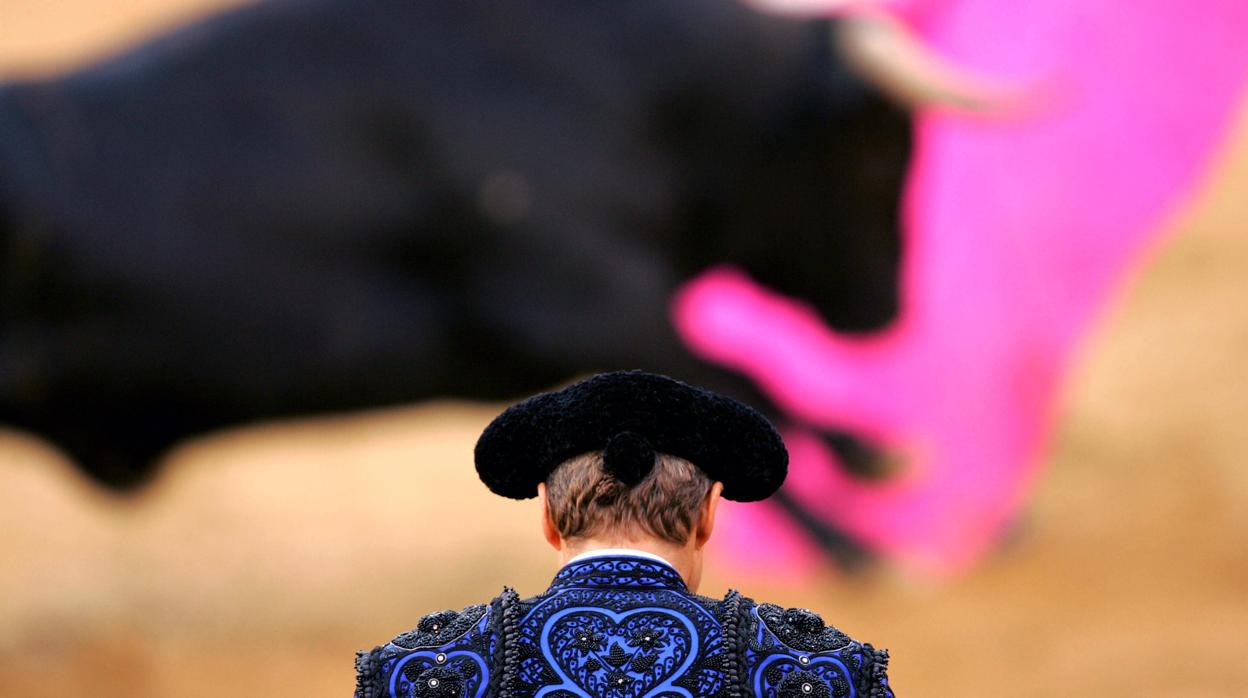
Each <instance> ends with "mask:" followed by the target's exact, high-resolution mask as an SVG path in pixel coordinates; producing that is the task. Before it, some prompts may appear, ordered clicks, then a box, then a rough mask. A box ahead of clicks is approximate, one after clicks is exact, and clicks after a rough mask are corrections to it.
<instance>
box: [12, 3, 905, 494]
mask: <svg viewBox="0 0 1248 698" xmlns="http://www.w3.org/2000/svg"><path fill="white" fill-rule="evenodd" d="M829 37H830V26H829V25H828V23H826V22H798V21H792V20H784V19H779V18H773V17H767V16H763V15H760V14H757V13H755V12H753V11H751V10H748V9H745V8H743V7H740V6H738V5H737V4H736V3H735V2H733V1H732V0H705V1H693V0H680V2H673V1H672V0H629V1H628V2H605V1H603V2H589V1H582V2H571V1H564V2H560V1H555V0H525V1H524V2H513V1H512V0H505V1H504V0H498V1H497V2H488V1H479V0H478V1H473V2H465V1H463V0H455V1H454V2H450V1H448V2H413V1H412V0H305V1H303V2H294V1H279V2H268V3H261V4H258V5H254V6H249V7H245V8H243V9H240V10H236V11H232V12H229V13H226V14H223V15H220V16H217V17H215V18H212V19H210V20H208V21H204V22H201V23H198V24H195V25H192V26H190V27H187V28H184V29H181V30H179V31H176V32H174V33H171V34H169V35H166V36H164V37H161V38H159V39H156V40H155V41H152V42H150V43H148V44H146V45H143V46H141V47H139V48H137V49H134V50H131V51H129V52H127V53H125V54H123V55H120V56H117V57H114V58H112V59H109V60H105V61H103V62H100V63H98V64H96V65H93V66H90V67H88V68H85V69H83V70H79V71H77V72H75V73H72V74H70V75H67V76H62V77H58V78H56V79H51V80H42V81H30V82H20V83H14V84H9V85H7V86H4V87H2V88H0V236H2V237H0V245H2V246H3V247H2V248H0V273H2V274H3V276H2V278H0V313H2V315H0V321H2V324H0V421H2V422H4V423H7V424H9V425H12V426H15V427H17V428H21V429H27V430H30V431H33V432H35V433H38V434H41V435H43V436H45V437H47V438H49V439H51V440H53V441H54V442H55V443H57V444H58V445H60V446H61V447H63V448H65V449H66V450H67V451H68V452H69V453H70V454H71V455H72V456H73V457H75V458H76V459H77V460H78V462H79V463H80V464H81V465H82V466H83V467H84V468H85V469H86V470H87V471H88V472H89V473H90V474H91V475H92V476H94V477H95V478H96V479H97V480H99V481H102V482H105V483H107V484H111V485H116V486H121V485H127V484H131V483H134V482H137V481H139V480H141V479H142V478H143V477H144V476H145V475H146V474H147V473H148V472H149V471H150V469H151V467H152V463H153V461H154V459H155V458H156V457H157V456H158V455H159V454H160V453H161V452H162V451H164V450H165V449H167V448H168V447H169V446H170V445H172V444H173V443H175V442H177V441H178V440H180V439H183V438H185V437H187V436H190V435H193V434H196V433H201V432H203V431H205V430H209V429H215V428H219V427H223V426H227V425H230V424H236V423H240V422H244V421H252V420H257V419H264V418H269V417H273V416H281V415H290V414H305V413H316V412H326V411H338V410H348V409H353V408H359V407H364V406H372V405H382V404H392V403H399V402H409V401H415V400H421V399H424V398H429V397H434V396H455V397H464V398H472V399H501V398H512V397H516V396H518V395H521V394H524V393H528V392H532V391H536V390H538V389H541V388H544V387H548V386H550V385H552V384H554V383H557V382H559V381H562V380H566V379H568V378H570V377H573V376H576V375H578V374H583V373H588V372H592V371H596V370H600V369H615V368H623V367H640V368H646V369H650V370H655V371H660V372H664V373H668V374H672V375H675V376H678V377H682V378H684V379H687V380H690V381H695V382H699V383H702V384H706V385H710V386H713V387H717V388H719V389H722V390H726V391H728V392H732V393H736V394H738V395H741V396H743V397H746V398H748V399H753V400H755V401H758V400H760V399H761V398H758V397H757V396H756V395H754V394H751V393H750V391H749V389H748V388H747V387H745V385H744V381H740V382H738V379H735V378H734V377H732V376H730V375H728V374H726V373H722V372H719V371H717V370H716V369H713V368H711V367H709V366H706V365H704V364H701V363H699V362H698V361H696V360H695V359H694V358H693V357H691V356H690V355H689V353H688V352H687V350H685V349H684V347H683V346H682V344H681V342H680V341H679V339H678V338H677V336H676V335H675V333H674V331H673V328H672V327H671V325H670V322H669V313H668V305H669V300H670V298H671V296H672V293H673V291H674V289H676V288H677V287H678V286H679V284H680V283H681V282H682V281H683V280H685V279H688V278H690V277H691V276H692V275H694V274H696V273H697V272H698V271H699V270H702V269H704V268H707V267H709V266H712V265H717V264H724V263H729V264H735V265H738V266H739V267H742V268H744V269H745V270H747V271H748V272H749V273H750V274H751V275H753V276H754V277H755V278H756V279H758V280H759V281H761V282H763V283H765V284H767V285H769V286H771V287H773V288H776V289H778V290H780V291H782V292H785V293H788V294H791V295H793V296H796V297H800V298H803V299H805V300H807V301H809V302H810V303H812V304H813V305H814V306H815V307H816V308H817V309H818V310H819V311H820V312H821V313H822V314H823V316H824V317H825V318H826V319H827V321H828V322H829V323H830V324H832V325H833V326H835V327H837V328H840V329H844V330H867V329H872V328H876V327H879V326H880V325H882V324H884V323H886V322H887V321H888V320H889V319H890V318H891V317H892V316H893V314H894V312H895V310H896V303H897V292H896V272H897V264H898V234H897V226H898V221H897V218H898V214H897V210H898V206H897V199H898V194H899V191H900V189H901V184H902V178H903V175H904V169H905V165H906V160H907V156H908V152H909V126H908V119H907V117H906V115H905V114H904V113H902V112H901V111H899V110H897V109H895V108H893V107H891V106H889V105H888V104H887V103H885V102H884V101H883V99H882V98H880V97H879V96H878V95H877V94H876V93H875V92H874V91H872V90H871V89H870V88H869V87H868V86H866V85H864V84H863V83H862V82H860V81H859V80H858V79H856V78H855V77H854V76H852V75H851V74H849V73H848V71H847V70H846V68H845V66H844V65H843V62H842V61H841V60H840V59H839V58H838V56H837V54H836V52H835V50H834V49H833V47H832V46H831V42H830V41H829ZM764 407H766V406H765V405H764ZM839 443H841V445H842V446H844V445H846V444H852V441H850V440H842V441H841V442H839Z"/></svg>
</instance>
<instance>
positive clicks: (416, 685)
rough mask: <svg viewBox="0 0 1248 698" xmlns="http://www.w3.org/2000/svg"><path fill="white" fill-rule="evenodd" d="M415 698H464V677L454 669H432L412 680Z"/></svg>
mask: <svg viewBox="0 0 1248 698" xmlns="http://www.w3.org/2000/svg"><path fill="white" fill-rule="evenodd" d="M412 686H413V694H414V695H415V698H462V697H463V695H464V677H462V676H460V675H459V672H457V671H455V670H454V669H447V668H444V667H430V668H429V669H425V670H424V671H422V672H420V674H418V675H417V676H415V677H413V679H412Z"/></svg>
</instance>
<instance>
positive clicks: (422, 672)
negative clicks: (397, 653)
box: [390, 650, 490, 698]
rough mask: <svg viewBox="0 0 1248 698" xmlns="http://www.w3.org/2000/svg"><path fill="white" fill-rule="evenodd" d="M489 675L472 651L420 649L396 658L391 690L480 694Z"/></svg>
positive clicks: (419, 693)
mask: <svg viewBox="0 0 1248 698" xmlns="http://www.w3.org/2000/svg"><path fill="white" fill-rule="evenodd" d="M439 672H447V674H446V675H443V674H442V673H439ZM450 679H454V680H450ZM489 679H490V671H489V668H488V667H487V666H486V664H485V661H484V660H483V659H482V658H481V657H480V656H479V655H477V654H476V653H475V652H466V651H463V650H454V651H451V652H442V651H438V650H420V651H419V652H412V653H410V654H406V655H404V656H403V657H402V658H401V659H399V661H398V662H397V664H396V665H395V667H394V669H393V670H392V673H391V677H390V694H391V695H393V696H400V697H401V698H407V697H408V696H433V697H441V696H452V698H458V697H459V696H464V697H465V698H482V696H483V695H484V694H485V689H486V686H487V685H488V684H489Z"/></svg>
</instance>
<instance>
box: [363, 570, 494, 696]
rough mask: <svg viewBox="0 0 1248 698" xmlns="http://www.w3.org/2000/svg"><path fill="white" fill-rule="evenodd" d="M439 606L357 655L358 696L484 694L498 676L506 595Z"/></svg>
mask: <svg viewBox="0 0 1248 698" xmlns="http://www.w3.org/2000/svg"><path fill="white" fill-rule="evenodd" d="M505 596H506V592H504V595H503V596H499V597H496V598H494V599H493V600H491V601H490V602H489V603H485V604H475V605H472V606H468V607H466V608H464V609H463V610H461V611H452V610H445V611H438V612H435V613H430V614H428V615H426V616H423V617H421V619H420V622H418V623H417V624H416V627H415V628H413V629H411V630H409V631H407V632H405V633H402V634H400V635H398V636H397V637H395V638H394V639H393V640H390V641H389V642H387V643H385V644H384V645H378V646H377V647H374V648H373V649H372V650H368V651H360V652H357V653H356V656H355V676H356V679H355V698H389V697H391V696H410V695H419V696H429V697H430V698H441V697H443V696H445V697H447V698H453V697H455V696H461V695H480V693H478V690H479V689H489V688H490V687H491V683H492V682H494V681H497V677H498V675H499V672H498V671H497V666H498V661H497V659H498V654H499V652H498V644H499V643H498V624H499V622H500V617H501V612H500V608H501V606H502V599H503V598H504V597H505Z"/></svg>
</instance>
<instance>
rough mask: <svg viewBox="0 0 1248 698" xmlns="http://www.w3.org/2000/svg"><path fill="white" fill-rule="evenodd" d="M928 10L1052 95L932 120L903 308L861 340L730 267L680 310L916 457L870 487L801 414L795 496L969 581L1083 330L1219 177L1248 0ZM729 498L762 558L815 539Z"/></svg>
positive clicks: (975, 2) (1004, 515) (941, 35)
mask: <svg viewBox="0 0 1248 698" xmlns="http://www.w3.org/2000/svg"><path fill="white" fill-rule="evenodd" d="M916 4H917V5H921V6H920V7H912V8H908V13H907V17H908V20H907V21H910V22H912V26H914V27H915V29H916V30H917V31H918V32H919V33H920V34H921V35H922V36H924V37H925V38H926V40H927V41H929V42H930V44H931V45H932V46H934V47H935V48H936V49H937V50H939V51H940V52H942V53H944V54H945V55H946V56H947V57H949V58H951V59H953V60H954V61H955V62H957V63H958V64H960V65H963V66H966V67H968V68H971V69H974V70H976V71H977V72H980V73H982V74H986V75H989V76H993V77H999V78H1003V79H1005V80H1009V81H1015V82H1017V83H1020V84H1037V85H1041V84H1042V85H1046V86H1052V87H1053V93H1054V97H1053V99H1052V100H1051V103H1050V104H1048V105H1046V106H1044V107H1042V108H1040V109H1038V110H1035V112H1034V113H1030V114H1028V115H1024V116H1012V117H1004V118H1001V117H998V118H987V117H970V116H965V115H957V114H942V113H925V114H922V115H920V116H919V118H918V119H917V122H916V149H915V155H914V160H913V163H912V168H911V172H910V178H909V182H908V187H907V190H906V192H905V194H904V199H903V217H904V230H903V236H904V237H903V240H904V245H903V249H904V262H903V270H902V274H901V279H900V283H901V291H902V298H903V309H902V312H901V313H900V316H899V317H898V318H897V320H896V322H895V323H894V324H893V325H892V326H890V327H889V328H888V329H887V330H885V331H883V332H880V333H878V334H875V335H872V336H865V337H850V336H845V335H841V334H838V333H837V332H835V331H833V330H831V329H830V328H829V327H827V326H826V325H825V324H824V323H823V322H822V321H821V320H820V319H819V318H818V317H817V316H816V315H815V313H814V312H813V311H812V310H810V309H809V308H808V307H807V306H805V305H804V304H803V303H802V302H800V301H799V300H795V299H791V298H786V297H782V296H779V295H777V294H776V293H773V292H771V291H769V290H768V289H765V288H762V287H760V286H759V285H757V284H756V283H754V282H753V281H752V280H751V279H750V278H748V277H747V276H745V275H744V274H742V273H740V272H738V271H736V270H734V269H731V268H720V269H716V270H712V271H710V272H708V273H706V274H704V275H702V276H701V277H699V278H696V279H694V280H693V281H691V282H690V283H689V284H687V285H686V286H685V287H684V288H683V289H682V290H681V291H680V293H679V294H678V295H677V297H676V298H675V301H674V305H673V314H674V320H675V322H676V325H677V327H678V329H679V331H680V332H681V333H682V336H683V337H684V339H685V340H686V342H687V343H688V345H689V346H690V347H691V348H692V350H693V351H695V352H696V353H698V354H699V355H701V356H702V357H704V358H706V359H708V360H710V361H712V362H715V363H717V364H720V365H722V366H725V367H728V368H731V369H734V370H736V371H740V372H741V373H743V374H745V375H746V376H748V377H750V378H751V379H752V380H754V381H755V382H756V383H757V384H758V385H759V386H760V387H761V388H762V389H763V390H764V391H765V392H766V393H767V394H768V395H769V396H771V398H773V399H774V400H775V401H776V402H777V403H778V404H779V405H780V406H781V407H782V408H783V409H784V410H787V411H788V412H789V413H791V414H792V415H793V416H795V417H800V418H801V419H802V420H806V421H809V422H812V423H815V424H820V425H826V426H828V427H834V428H838V429H848V430H850V431H851V432H854V433H857V434H860V435H862V436H865V437H867V438H868V439H871V440H874V441H875V442H877V443H879V444H882V445H883V446H884V447H885V448H887V449H889V450H890V451H892V452H895V453H897V454H899V455H900V456H901V458H902V460H903V462H904V463H905V467H904V471H903V472H902V473H901V474H900V475H898V476H896V477H894V478H891V479H888V480H886V481H883V482H880V483H870V482H862V481H858V480H855V479H854V478H852V477H850V476H849V475H847V474H846V473H845V472H844V471H843V470H842V469H841V468H840V467H838V466H837V464H836V462H835V456H834V455H833V454H832V453H830V452H829V451H828V450H826V449H825V447H824V446H823V445H822V444H821V442H819V441H818V440H816V439H813V438H812V437H811V436H810V435H809V434H805V433H803V432H801V431H798V430H789V431H788V432H787V433H786V439H787V441H788V443H789V446H790V450H791V452H792V460H793V465H792V470H791V475H790V482H789V484H787V485H786V491H787V492H788V493H789V494H790V495H792V496H793V497H794V498H795V499H796V500H797V501H798V502H800V503H801V504H802V505H804V506H805V507H807V508H809V509H811V510H813V511H815V512H816V513H817V514H818V515H819V516H820V517H822V518H823V519H824V520H826V521H827V522H829V523H831V524H833V525H835V526H836V527H838V528H840V529H841V530H843V531H845V532H847V533H849V534H850V535H851V536H852V537H853V538H854V539H856V540H857V541H859V542H860V543H862V544H864V545H865V546H867V547H868V548H870V549H872V550H875V551H877V552H879V553H881V554H883V555H885V556H887V557H890V558H893V559H896V560H900V561H902V562H903V563H905V564H907V565H908V566H911V567H917V568H919V569H922V570H926V571H929V572H934V573H949V572H956V571H958V570H962V569H964V568H965V567H966V566H968V565H969V564H970V563H972V562H974V561H975V560H976V559H977V558H979V557H980V556H981V555H982V554H983V553H984V552H985V551H986V550H988V549H989V548H990V546H991V544H992V543H993V541H994V540H995V539H996V538H997V537H998V536H999V535H1000V534H1001V533H1002V530H1003V528H1004V527H1006V525H1007V524H1008V523H1009V522H1010V521H1011V519H1012V518H1013V517H1014V516H1015V515H1016V513H1017V512H1018V510H1019V508H1020V505H1021V504H1022V503H1023V502H1024V501H1025V497H1026V494H1027V492H1028V490H1029V488H1030V486H1031V485H1032V484H1033V482H1034V480H1035V476H1036V471H1037V467H1038V465H1039V464H1040V460H1041V458H1040V456H1041V449H1042V447H1043V446H1044V444H1045V442H1046V440H1047V437H1048V434H1049V431H1050V426H1051V422H1052V417H1053V410H1054V402H1055V397H1056V395H1057V394H1058V389H1059V388H1060V386H1061V380H1062V378H1063V376H1064V375H1065V374H1066V372H1067V370H1068V367H1069V365H1070V362H1071V358H1072V354H1073V353H1074V350H1075V349H1077V347H1078V343H1079V341H1080V340H1081V338H1082V337H1084V336H1085V334H1086V333H1087V331H1088V329H1089V326H1090V325H1091V323H1092V322H1094V321H1095V320H1096V319H1097V317H1098V315H1099V313H1100V312H1101V311H1102V310H1103V309H1104V307H1105V304H1106V302H1107V300H1108V299H1109V298H1110V297H1111V295H1112V294H1113V293H1114V291H1115V290H1116V289H1117V288H1118V287H1119V286H1120V285H1121V284H1122V283H1123V282H1124V280H1125V279H1126V277H1127V272H1128V271H1129V270H1130V269H1132V268H1133V267H1136V266H1138V265H1139V264H1140V263H1141V261H1142V258H1143V256H1144V253H1145V251H1146V250H1148V249H1149V248H1150V246H1151V244H1152V243H1153V242H1154V241H1155V240H1156V239H1157V237H1158V236H1159V233H1160V232H1161V231H1163V230H1164V229H1165V223H1166V221H1167V218H1168V217H1169V216H1171V215H1172V214H1173V212H1174V211H1175V210H1176V207H1178V206H1179V205H1181V204H1182V203H1184V202H1185V201H1186V200H1187V199H1188V198H1189V197H1190V195H1191V193H1192V192H1193V191H1194V190H1195V189H1196V188H1197V187H1198V186H1199V184H1200V183H1201V175H1202V173H1203V172H1204V171H1205V170H1206V169H1207V167H1208V165H1209V163H1210V160H1211V156H1212V155H1213V154H1215V153H1216V151H1217V149H1218V146H1219V144H1220V143H1221V142H1222V140H1223V137H1224V135H1225V133H1226V132H1227V130H1228V126H1229V124H1230V123H1231V122H1232V116H1233V115H1234V112H1235V108H1236V106H1237V104H1238V98H1239V96H1240V95H1241V92H1242V89H1243V86H1244V81H1245V77H1246V76H1248V2H1245V1H1244V0H1204V1H1202V2H1192V1H1191V0H1131V1H1130V2H1127V1H1125V0H1118V1H1111V0H1106V1H1104V2H1087V1H1086V0H1080V1H1074V0H1037V1H1036V2H1002V1H1001V0H954V1H950V2H944V1H941V2H936V3H916ZM758 233H759V234H760V235H766V234H767V231H765V230H760V231H758ZM1088 467H1096V464H1095V463H1089V464H1088ZM726 513H727V514H728V516H727V517H725V518H726V520H725V522H724V523H725V524H726V525H725V526H723V527H721V528H722V531H721V533H722V534H723V535H724V536H725V537H727V538H729V539H730V541H731V543H730V547H734V548H735V549H737V550H748V551H749V554H750V558H751V560H752V561H753V564H755V565H758V564H759V555H770V559H766V560H764V561H763V563H764V564H763V565H762V566H764V567H767V568H769V569H780V570H789V571H794V570H798V569H801V568H802V567H803V566H804V565H808V564H809V563H810V561H811V560H812V558H813V554H814V553H815V552H817V551H815V549H814V548H813V547H812V545H811V543H809V542H808V541H807V539H806V537H805V536H804V534H802V533H801V532H800V531H798V530H797V529H796V527H795V525H794V524H792V523H790V522H789V521H788V520H787V519H786V518H784V517H783V516H780V515H779V514H778V512H777V510H776V509H775V508H768V507H732V508H730V509H729V510H728V511H727V512H726ZM768 563H769V564H768Z"/></svg>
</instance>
